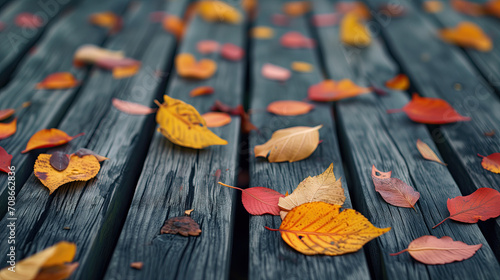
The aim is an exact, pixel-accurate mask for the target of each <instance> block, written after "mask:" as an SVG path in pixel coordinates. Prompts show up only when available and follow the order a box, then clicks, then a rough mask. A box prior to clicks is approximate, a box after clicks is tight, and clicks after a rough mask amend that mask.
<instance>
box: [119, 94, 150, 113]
mask: <svg viewBox="0 0 500 280" xmlns="http://www.w3.org/2000/svg"><path fill="white" fill-rule="evenodd" d="M111 102H112V103H113V106H115V108H116V109H118V110H120V111H122V112H124V113H127V114H130V115H148V114H152V113H154V112H156V110H157V109H156V108H149V107H147V106H144V105H142V104H138V103H134V102H128V101H124V100H120V99H117V98H113V99H112V101H111Z"/></svg>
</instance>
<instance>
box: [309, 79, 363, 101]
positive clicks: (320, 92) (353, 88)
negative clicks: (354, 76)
mask: <svg viewBox="0 0 500 280" xmlns="http://www.w3.org/2000/svg"><path fill="white" fill-rule="evenodd" d="M370 91H371V90H370V89H369V88H365V87H360V86H358V85H356V84H355V83H353V82H352V81H351V80H348V79H344V80H340V81H334V80H324V81H322V82H320V83H318V84H315V85H312V86H310V87H309V90H308V92H307V96H308V98H309V99H310V100H314V101H321V102H329V101H338V100H341V99H344V98H351V97H355V96H358V95H361V94H366V93H369V92H370Z"/></svg>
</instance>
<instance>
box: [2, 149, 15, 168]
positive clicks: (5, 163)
mask: <svg viewBox="0 0 500 280" xmlns="http://www.w3.org/2000/svg"><path fill="white" fill-rule="evenodd" d="M11 161H12V155H9V154H8V153H7V151H6V150H5V149H4V148H2V147H0V171H2V172H5V173H9V172H10V169H9V167H10V164H11Z"/></svg>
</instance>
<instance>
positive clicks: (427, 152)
mask: <svg viewBox="0 0 500 280" xmlns="http://www.w3.org/2000/svg"><path fill="white" fill-rule="evenodd" d="M417 149H418V151H419V152H420V154H421V155H422V157H423V158H425V159H427V160H431V161H435V162H437V163H439V164H442V165H444V166H446V165H447V164H446V163H443V162H442V161H441V160H440V159H439V158H438V156H437V155H436V153H434V151H433V150H432V149H431V148H430V147H429V145H427V144H425V143H424V142H423V141H422V140H420V139H418V140H417Z"/></svg>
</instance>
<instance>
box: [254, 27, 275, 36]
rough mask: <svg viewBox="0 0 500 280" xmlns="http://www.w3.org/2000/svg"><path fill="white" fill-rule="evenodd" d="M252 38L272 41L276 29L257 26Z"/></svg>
mask: <svg viewBox="0 0 500 280" xmlns="http://www.w3.org/2000/svg"><path fill="white" fill-rule="evenodd" d="M251 34H252V38H255V39H270V38H272V37H274V29H272V28H271V27H267V26H256V27H254V28H252V31H251Z"/></svg>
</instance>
